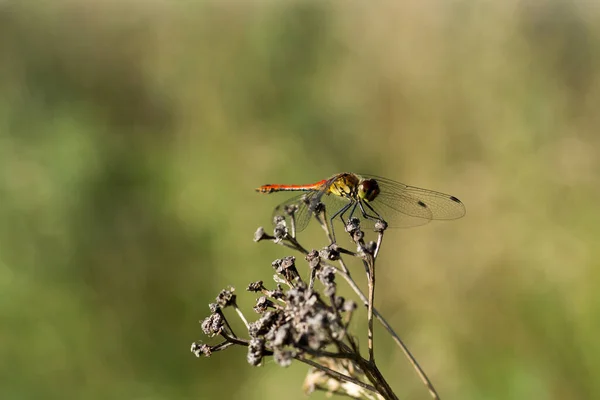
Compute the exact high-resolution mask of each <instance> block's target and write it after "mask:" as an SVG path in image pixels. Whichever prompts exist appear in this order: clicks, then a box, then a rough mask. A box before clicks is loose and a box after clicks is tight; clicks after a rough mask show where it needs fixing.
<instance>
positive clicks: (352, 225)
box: [346, 217, 360, 235]
mask: <svg viewBox="0 0 600 400" xmlns="http://www.w3.org/2000/svg"><path fill="white" fill-rule="evenodd" d="M359 230H360V220H359V219H358V218H356V217H352V218H350V219H349V220H348V223H346V232H348V233H349V234H350V235H352V234H353V233H354V232H355V231H359Z"/></svg>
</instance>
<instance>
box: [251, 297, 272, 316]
mask: <svg viewBox="0 0 600 400" xmlns="http://www.w3.org/2000/svg"><path fill="white" fill-rule="evenodd" d="M274 306H275V304H273V302H272V301H271V300H269V299H267V296H260V297H259V298H258V300H256V305H255V306H254V311H256V312H257V313H258V314H262V313H264V312H265V311H267V308H269V307H274Z"/></svg>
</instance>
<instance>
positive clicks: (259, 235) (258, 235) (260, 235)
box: [254, 226, 272, 242]
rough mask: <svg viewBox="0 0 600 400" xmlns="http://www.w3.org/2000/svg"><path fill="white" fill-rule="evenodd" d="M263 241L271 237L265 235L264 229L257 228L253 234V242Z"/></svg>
mask: <svg viewBox="0 0 600 400" xmlns="http://www.w3.org/2000/svg"><path fill="white" fill-rule="evenodd" d="M265 239H272V236H269V235H267V233H266V232H265V228H263V227H262V226H260V227H258V229H257V230H256V232H254V241H255V242H260V241H261V240H265Z"/></svg>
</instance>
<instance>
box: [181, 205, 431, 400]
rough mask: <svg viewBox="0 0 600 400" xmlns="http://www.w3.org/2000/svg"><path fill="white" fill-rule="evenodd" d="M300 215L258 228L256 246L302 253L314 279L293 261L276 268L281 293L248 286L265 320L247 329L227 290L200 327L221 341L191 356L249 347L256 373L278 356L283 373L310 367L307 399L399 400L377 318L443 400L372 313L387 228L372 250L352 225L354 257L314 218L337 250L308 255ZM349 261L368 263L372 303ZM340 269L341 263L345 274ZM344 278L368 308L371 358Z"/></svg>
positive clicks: (198, 345)
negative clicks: (358, 333)
mask: <svg viewBox="0 0 600 400" xmlns="http://www.w3.org/2000/svg"><path fill="white" fill-rule="evenodd" d="M295 211H296V209H295V208H294V207H293V206H291V207H288V208H286V210H285V214H286V215H285V216H278V217H276V218H275V221H274V223H275V226H274V230H273V235H272V236H271V235H268V234H267V233H266V232H265V230H264V229H263V228H259V229H258V230H257V231H256V233H255V237H254V239H255V241H256V242H259V241H266V240H268V241H272V242H274V243H277V244H280V245H284V246H287V247H289V248H291V249H293V250H295V251H299V252H300V253H302V254H303V255H304V259H305V260H306V263H307V266H308V268H306V270H307V275H308V276H307V277H306V278H303V274H301V273H300V272H299V270H298V268H297V266H296V258H295V257H292V256H288V257H284V258H282V259H277V260H275V261H273V263H272V267H273V269H274V271H275V275H274V281H275V283H274V288H271V289H269V288H267V286H266V285H265V284H264V282H263V281H257V282H253V283H250V284H249V285H248V287H247V291H250V292H254V293H256V294H257V295H259V296H258V298H257V299H256V303H255V305H254V311H255V312H256V313H257V314H259V317H258V318H257V319H256V320H255V321H253V322H248V320H247V319H246V317H245V316H244V315H243V313H242V312H241V311H240V309H239V308H238V306H237V303H236V300H237V297H236V295H235V294H234V289H233V288H227V289H225V290H223V291H221V293H219V295H218V296H217V298H216V301H215V303H211V304H210V305H209V308H210V312H211V314H210V315H209V316H208V317H206V318H205V319H204V320H203V321H201V326H202V330H203V332H204V334H205V335H207V336H209V337H215V336H220V337H221V338H222V341H221V342H220V343H218V344H216V345H208V344H204V343H202V342H195V343H193V344H192V348H191V351H192V352H193V353H194V354H195V355H196V356H198V357H199V356H201V355H203V356H206V357H210V356H211V355H212V353H214V352H216V351H220V350H223V349H225V348H227V347H230V346H232V345H242V346H246V347H247V348H248V353H247V360H248V363H250V364H251V365H254V366H258V365H261V363H262V361H263V360H264V358H265V357H273V360H274V361H275V362H276V363H278V364H279V365H281V366H283V367H285V366H288V365H290V364H291V363H292V361H293V360H297V361H300V362H303V363H306V364H308V365H309V366H310V367H311V368H310V370H309V373H308V376H307V377H306V380H305V383H304V389H305V391H306V392H307V393H310V392H313V391H315V390H324V391H327V392H329V393H335V394H340V395H345V396H348V397H351V398H361V399H396V398H397V397H396V395H395V394H394V393H393V391H392V389H391V387H390V386H389V384H388V383H387V382H386V380H385V379H384V377H383V375H382V374H381V373H380V372H379V370H378V368H377V366H376V364H375V360H374V353H373V347H374V346H373V316H375V317H376V318H377V319H379V320H380V322H381V323H382V324H383V326H384V327H385V328H386V329H387V330H388V332H390V334H391V335H392V337H393V338H394V340H395V341H396V343H398V345H399V346H401V348H402V350H403V351H404V352H405V354H407V355H408V356H409V359H410V360H411V362H412V363H413V365H414V366H415V368H416V370H417V372H418V373H419V375H420V376H421V378H422V379H423V381H424V382H425V384H426V385H427V386H428V388H429V390H430V393H432V396H433V397H434V398H437V394H436V393H435V390H434V389H433V386H432V385H431V383H430V382H429V380H428V379H427V377H426V376H425V374H424V373H423V372H422V370H421V369H420V367H419V366H418V364H416V361H414V358H412V356H411V355H410V353H409V352H408V350H407V349H406V347H405V346H404V344H403V343H402V342H401V340H400V338H399V337H398V336H397V335H396V334H395V333H394V332H393V330H392V329H391V327H389V325H388V324H387V322H385V320H384V319H383V317H381V315H380V314H379V313H377V311H376V310H375V309H374V308H373V296H374V285H375V268H374V267H375V259H376V257H377V253H378V252H379V248H380V246H381V241H382V238H383V232H384V231H385V229H386V224H385V222H383V221H380V222H378V223H377V224H375V231H376V232H377V233H378V240H377V242H369V243H365V242H364V233H363V232H362V231H361V230H360V225H359V220H358V219H356V218H352V219H350V221H348V223H347V225H346V232H347V233H348V234H349V235H350V237H351V239H352V241H353V242H354V243H355V244H356V246H357V251H356V252H352V251H349V250H347V249H343V248H341V247H339V246H338V245H337V244H336V243H334V241H333V239H331V238H332V237H333V236H332V235H329V230H328V225H327V224H326V223H325V222H324V219H322V218H321V217H320V214H318V213H317V214H316V215H315V216H316V218H317V220H318V221H319V222H320V223H321V225H322V226H323V228H324V229H325V230H326V232H327V233H328V237H329V238H330V243H329V245H328V246H326V247H324V248H323V249H322V250H321V251H316V250H312V251H310V252H309V251H307V250H305V249H304V247H303V246H302V245H300V243H299V242H298V240H297V238H296V235H295V229H294V226H295V224H294V222H295V221H294V212H295ZM321 211H322V212H324V210H321ZM286 218H287V220H286ZM288 221H289V226H288ZM342 255H350V256H353V257H357V258H359V259H361V260H362V261H363V263H364V266H365V269H366V271H367V277H368V282H369V293H368V296H365V295H364V294H363V293H362V292H361V291H360V289H359V288H358V285H357V284H356V283H355V281H354V280H353V278H352V277H351V275H350V272H349V270H348V268H347V267H346V264H345V262H344V260H343V258H342ZM333 263H338V264H339V267H337V266H334V265H333ZM338 275H340V276H342V277H343V278H344V280H345V281H346V282H347V283H348V284H349V285H350V286H351V288H352V289H353V290H354V291H355V292H356V294H357V295H358V297H359V298H360V300H361V302H362V303H363V304H364V305H365V306H367V309H368V323H369V326H368V327H367V328H368V329H367V330H368V351H369V356H368V358H364V357H363V356H362V355H361V353H360V351H359V348H358V344H357V340H356V339H355V335H353V334H352V333H351V332H350V330H349V323H350V321H351V319H352V315H353V313H354V311H355V310H356V308H357V304H356V303H355V302H354V301H352V300H348V299H344V298H343V297H341V296H338V294H337V282H336V277H337V276H338ZM226 308H229V309H233V310H234V311H235V313H236V314H237V315H238V316H239V318H241V320H242V321H243V323H244V325H245V327H246V330H247V332H245V334H244V336H238V335H237V334H236V333H234V331H233V329H232V327H231V324H230V323H229V321H228V320H227V317H226V316H225V309H226Z"/></svg>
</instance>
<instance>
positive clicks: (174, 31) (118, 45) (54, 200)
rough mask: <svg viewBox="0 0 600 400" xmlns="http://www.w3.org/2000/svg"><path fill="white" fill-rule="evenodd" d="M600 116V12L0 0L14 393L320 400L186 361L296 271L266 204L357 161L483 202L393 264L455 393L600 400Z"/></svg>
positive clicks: (570, 6)
mask: <svg viewBox="0 0 600 400" xmlns="http://www.w3.org/2000/svg"><path fill="white" fill-rule="evenodd" d="M599 104H600V8H599V7H598V6H597V5H596V4H594V3H593V2H584V1H575V2H567V1H536V2H519V1H506V2H468V1H452V2H442V1H439V2H421V1H407V2H397V1H387V2H378V3H377V4H374V3H371V2H368V3H362V2H347V1H343V2H342V1H340V2H317V1H313V2H308V1H306V2H303V1H286V2H274V1H270V2H251V1H238V2H231V1H229V2H224V1H221V2H219V1H214V2H190V1H185V2H161V1H147V2H142V1H129V2H116V1H115V2H112V1H107V2H104V1H97V2H94V1H83V0H81V1H66V2H63V1H56V2H51V1H45V2H18V1H14V2H10V1H8V2H7V1H2V2H0V360H2V361H1V363H0V398H2V399H42V398H43V399H54V398H56V399H65V398H68V399H71V398H80V399H95V398H97V399H107V398H110V399H242V398H243V399H259V398H260V399H275V398H289V399H302V398H304V395H303V394H302V393H301V384H302V380H303V377H304V375H305V372H306V368H305V367H304V366H298V365H294V366H292V367H291V368H289V369H281V368H279V367H277V366H276V365H274V364H273V363H267V364H266V365H265V366H264V367H262V368H252V367H250V366H249V365H247V363H246V362H245V353H244V352H243V351H241V350H239V349H237V350H233V349H232V350H231V351H226V352H224V353H219V354H215V355H214V356H213V357H212V358H211V359H196V358H194V357H193V355H192V354H191V353H190V352H189V346H190V344H191V342H192V341H194V340H197V339H200V338H202V335H201V333H200V328H199V325H198V323H197V322H198V320H199V319H201V318H202V317H203V316H204V315H206V314H207V313H208V309H207V307H206V304H208V303H209V302H210V301H212V299H213V297H214V296H215V295H216V294H217V293H218V291H219V290H220V289H221V288H223V287H225V286H226V285H228V284H231V285H234V286H236V287H237V288H238V292H239V293H240V302H242V303H246V304H250V303H251V302H252V296H251V295H249V294H244V292H243V288H244V287H245V285H246V284H247V283H248V282H249V281H252V280H257V279H264V280H265V281H268V280H269V279H270V277H271V276H272V274H273V272H272V270H271V269H270V268H271V267H270V263H271V261H272V259H273V258H275V257H281V256H283V255H286V254H288V252H286V251H285V249H283V248H278V247H276V246H274V245H269V244H264V243H260V244H254V243H253V242H252V234H253V232H254V230H255V228H256V227H257V226H258V225H268V224H269V219H270V215H271V208H272V207H273V206H274V205H275V204H276V203H277V202H279V201H283V200H284V198H285V196H283V195H282V196H278V195H272V196H269V197H267V196H263V195H259V194H257V193H254V192H253V188H254V187H256V186H258V185H260V184H263V183H275V182H281V183H290V182H291V183H294V182H296V183H307V182H310V181H313V180H319V179H323V178H325V177H327V176H329V175H331V174H333V173H336V172H340V171H343V170H350V171H355V172H369V173H375V174H377V175H382V176H387V177H389V178H391V179H395V180H399V181H402V182H406V183H408V184H412V185H417V186H423V187H427V188H431V189H435V190H440V191H443V192H448V193H451V194H454V195H456V196H458V197H459V198H461V199H462V200H463V201H464V203H465V204H466V206H467V216H466V217H465V218H464V219H462V220H460V221H456V222H452V223H432V224H429V225H427V226H425V227H421V228H416V229H411V230H394V231H389V232H388V233H387V234H386V237H385V240H384V247H383V250H382V255H381V260H380V263H379V265H378V274H379V280H378V288H377V290H378V292H377V298H376V304H377V306H378V307H379V308H380V310H381V311H382V312H383V313H384V315H387V316H388V318H389V319H390V321H391V322H392V324H393V325H394V326H395V327H396V329H397V331H398V332H399V333H400V334H401V335H402V336H403V337H404V338H405V340H406V341H407V343H408V344H409V346H410V347H411V348H412V350H413V351H414V353H415V355H416V357H417V358H418V359H419V360H420V362H421V364H422V365H423V367H424V368H425V370H426V371H428V373H429V374H430V377H431V378H432V380H433V381H434V383H435V384H436V387H437V389H438V390H439V392H440V394H441V395H442V398H460V399H508V398H519V399H520V398H522V399H531V398H535V399H565V398H573V399H596V398H600V382H599V381H598V379H597V377H598V374H600V345H598V343H599V342H598V339H597V338H598V332H599V331H600V294H599V293H600V291H599V290H598V285H599V283H600V246H598V241H599V239H600V213H599V212H598V204H599V200H600V165H599V163H600V161H599V160H600V135H599V134H598V132H599V127H600V112H599V111H598V110H599V106H598V105H599ZM305 235H306V236H305V237H306V238H309V239H308V240H309V241H310V240H313V241H315V243H316V244H319V245H322V244H323V241H320V242H319V241H316V240H315V239H312V237H313V235H314V236H315V237H321V236H317V235H321V233H320V232H319V231H318V229H316V228H315V227H313V229H309V230H308V231H307V233H306V234H305ZM342 240H343V239H342ZM316 244H315V245H316ZM342 244H344V242H343V241H342ZM354 268H356V273H357V274H358V273H360V272H361V270H360V268H361V267H360V266H359V265H355V266H354ZM248 308H249V307H248ZM248 311H249V312H250V313H251V310H248ZM359 326H360V325H358V323H357V327H359ZM377 335H378V336H377V337H376V339H377V340H378V342H377V348H376V352H377V354H378V356H379V360H380V363H381V365H382V368H383V370H384V373H385V374H386V376H387V377H388V380H389V381H390V382H392V383H393V385H394V387H395V388H396V390H397V394H398V395H399V396H400V397H401V398H403V399H408V398H411V399H417V398H420V399H423V398H427V396H428V395H427V392H426V391H425V389H424V388H423V387H422V386H421V384H420V382H419V381H418V379H417V378H416V375H415V374H414V373H413V372H412V370H411V369H410V367H409V366H408V364H407V362H406V361H405V359H404V358H403V357H402V355H401V353H400V351H398V350H397V348H395V347H394V346H393V344H392V342H391V340H388V339H387V338H386V337H385V336H384V334H383V331H382V330H378V331H377ZM362 343H364V342H362ZM363 347H366V345H363ZM315 398H323V395H322V394H317V395H315Z"/></svg>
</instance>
